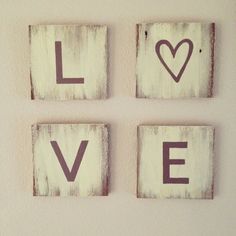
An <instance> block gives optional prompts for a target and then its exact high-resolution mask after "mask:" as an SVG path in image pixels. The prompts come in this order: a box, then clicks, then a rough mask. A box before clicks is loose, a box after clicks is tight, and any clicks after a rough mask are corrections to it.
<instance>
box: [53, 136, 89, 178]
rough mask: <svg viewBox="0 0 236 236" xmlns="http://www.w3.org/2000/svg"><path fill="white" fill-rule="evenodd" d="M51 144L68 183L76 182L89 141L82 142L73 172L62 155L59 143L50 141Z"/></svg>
mask: <svg viewBox="0 0 236 236" xmlns="http://www.w3.org/2000/svg"><path fill="white" fill-rule="evenodd" d="M50 143H51V145H52V148H53V150H54V152H55V154H56V156H57V159H58V161H59V163H60V165H61V168H62V170H63V172H64V174H65V176H66V179H67V181H68V182H73V181H75V177H76V175H77V172H78V170H79V167H80V164H81V161H82V159H83V156H84V152H85V149H86V147H87V145H88V141H87V140H83V141H81V143H80V146H79V150H78V153H77V155H76V158H75V161H74V164H73V166H72V169H71V171H70V170H69V168H68V166H67V164H66V162H65V158H64V157H63V155H62V152H61V149H60V148H59V146H58V144H57V141H50Z"/></svg>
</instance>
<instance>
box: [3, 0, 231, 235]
mask: <svg viewBox="0 0 236 236" xmlns="http://www.w3.org/2000/svg"><path fill="white" fill-rule="evenodd" d="M182 20H188V21H195V20H203V21H209V22H211V21H215V22H216V26H217V32H216V33H217V35H216V38H217V41H216V70H215V72H216V76H215V97H214V98H212V99H196V100H189V99H187V100H142V99H141V100H139V99H135V98H134V93H135V69H134V68H135V23H137V22H142V21H182ZM38 23H95V24H97V23H99V24H108V26H109V30H110V31H109V51H110V75H109V77H110V94H111V97H110V98H109V99H108V100H105V101H94V102H93V101H71V102H70V101H68V102H43V101H42V102H41V101H31V100H30V82H29V44H28V25H29V24H38ZM235 56H236V2H235V0H172V1H170V0H116V1H115V0H114V1H111V0H110V1H109V0H101V1H99V0H97V1H96V0H84V1H83V0H78V1H75V0H74V1H69V0H67V1H63V0H41V1H39V0H37V1H36V0H32V1H30V0H28V1H26V0H22V1H19V0H14V1H13V0H0V72H1V75H0V81H1V86H0V96H1V99H0V107H1V113H0V116H1V123H0V151H1V152H0V153H1V154H0V160H1V161H0V187H1V191H0V235H1V236H2V235H3V236H5V235H7V236H8V235H9V236H15V235H17V236H18V235H19V236H21V235H22V236H28V235H30V236H31V235H39V236H42V235H50V236H51V235H79V236H84V235H85V236H87V235H89V236H90V235H99V236H100V235H109V236H111V235H112V236H113V235H114V236H116V235H117V236H126V235H127V236H133V235H134V236H139V235H140V236H146V235H148V236H157V235H158V236H159V235H160V236H169V235H174V236H175V235H183V236H189V235H191V236H200V235H201V236H202V235H203V236H205V235H206V236H208V235H212V236H213V235H214V236H218V235H219V236H222V235H227V236H234V235H236V225H235V220H236V213H235V212H236V184H235V179H236V171H235V168H236V151H235V146H236V145H235V140H236V105H235V101H236V100H235V99H236V57H235ZM53 121H56V122H67V121H68V122H79V121H81V122H88V121H91V122H95V121H100V122H107V123H110V124H111V193H110V195H109V196H108V197H101V198H100V197H98V198H85V199H77V198H43V197H42V198H40V197H39V198H34V197H32V162H31V159H32V154H31V130H30V126H31V124H33V123H35V122H53ZM140 123H157V124H212V125H214V126H215V127H216V147H215V153H216V155H215V199H214V200H213V201H211V200H147V199H145V200H141V199H136V197H135V184H136V168H135V166H136V138H135V135H136V126H137V125H138V124H140Z"/></svg>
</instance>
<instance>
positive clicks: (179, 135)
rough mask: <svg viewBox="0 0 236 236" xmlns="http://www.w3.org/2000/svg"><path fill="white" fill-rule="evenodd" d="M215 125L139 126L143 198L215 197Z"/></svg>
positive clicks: (139, 194) (139, 184) (139, 183)
mask: <svg viewBox="0 0 236 236" xmlns="http://www.w3.org/2000/svg"><path fill="white" fill-rule="evenodd" d="M213 145H214V128H213V127H211V126H159V125H140V126H139V127H138V176H137V177H138V179H137V197H139V198H187V199H212V198H213Z"/></svg>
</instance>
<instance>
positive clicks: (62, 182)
mask: <svg viewBox="0 0 236 236" xmlns="http://www.w3.org/2000/svg"><path fill="white" fill-rule="evenodd" d="M32 137H33V166H34V170H33V183H34V184H33V194H34V195H35V196H82V197H85V196H95V195H96V196H103V195H107V194H108V128H107V126H106V125H104V124H36V125H33V126H32ZM82 140H88V145H87V148H86V149H85V152H84V156H83V158H82V162H81V164H80V167H79V170H78V172H77V175H76V178H75V180H74V181H72V182H69V181H67V179H66V176H65V174H64V172H63V170H62V167H61V165H60V163H59V161H58V159H57V156H56V154H55V152H54V150H53V148H52V145H51V143H50V142H51V141H56V142H57V143H58V146H59V148H60V150H61V153H62V154H63V157H64V159H65V162H66V164H67V166H68V168H69V170H71V169H72V166H73V163H74V162H75V157H76V153H77V152H78V149H79V147H80V144H81V141H82Z"/></svg>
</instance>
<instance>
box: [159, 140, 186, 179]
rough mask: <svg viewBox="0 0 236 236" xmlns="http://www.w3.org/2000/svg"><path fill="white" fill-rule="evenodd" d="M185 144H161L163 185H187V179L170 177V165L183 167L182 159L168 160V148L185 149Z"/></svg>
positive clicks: (183, 161)
mask: <svg viewBox="0 0 236 236" xmlns="http://www.w3.org/2000/svg"><path fill="white" fill-rule="evenodd" d="M187 146H188V143H187V142H163V184H188V183H189V179H188V178H172V177H170V165H184V164H185V160H183V159H170V148H187Z"/></svg>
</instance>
